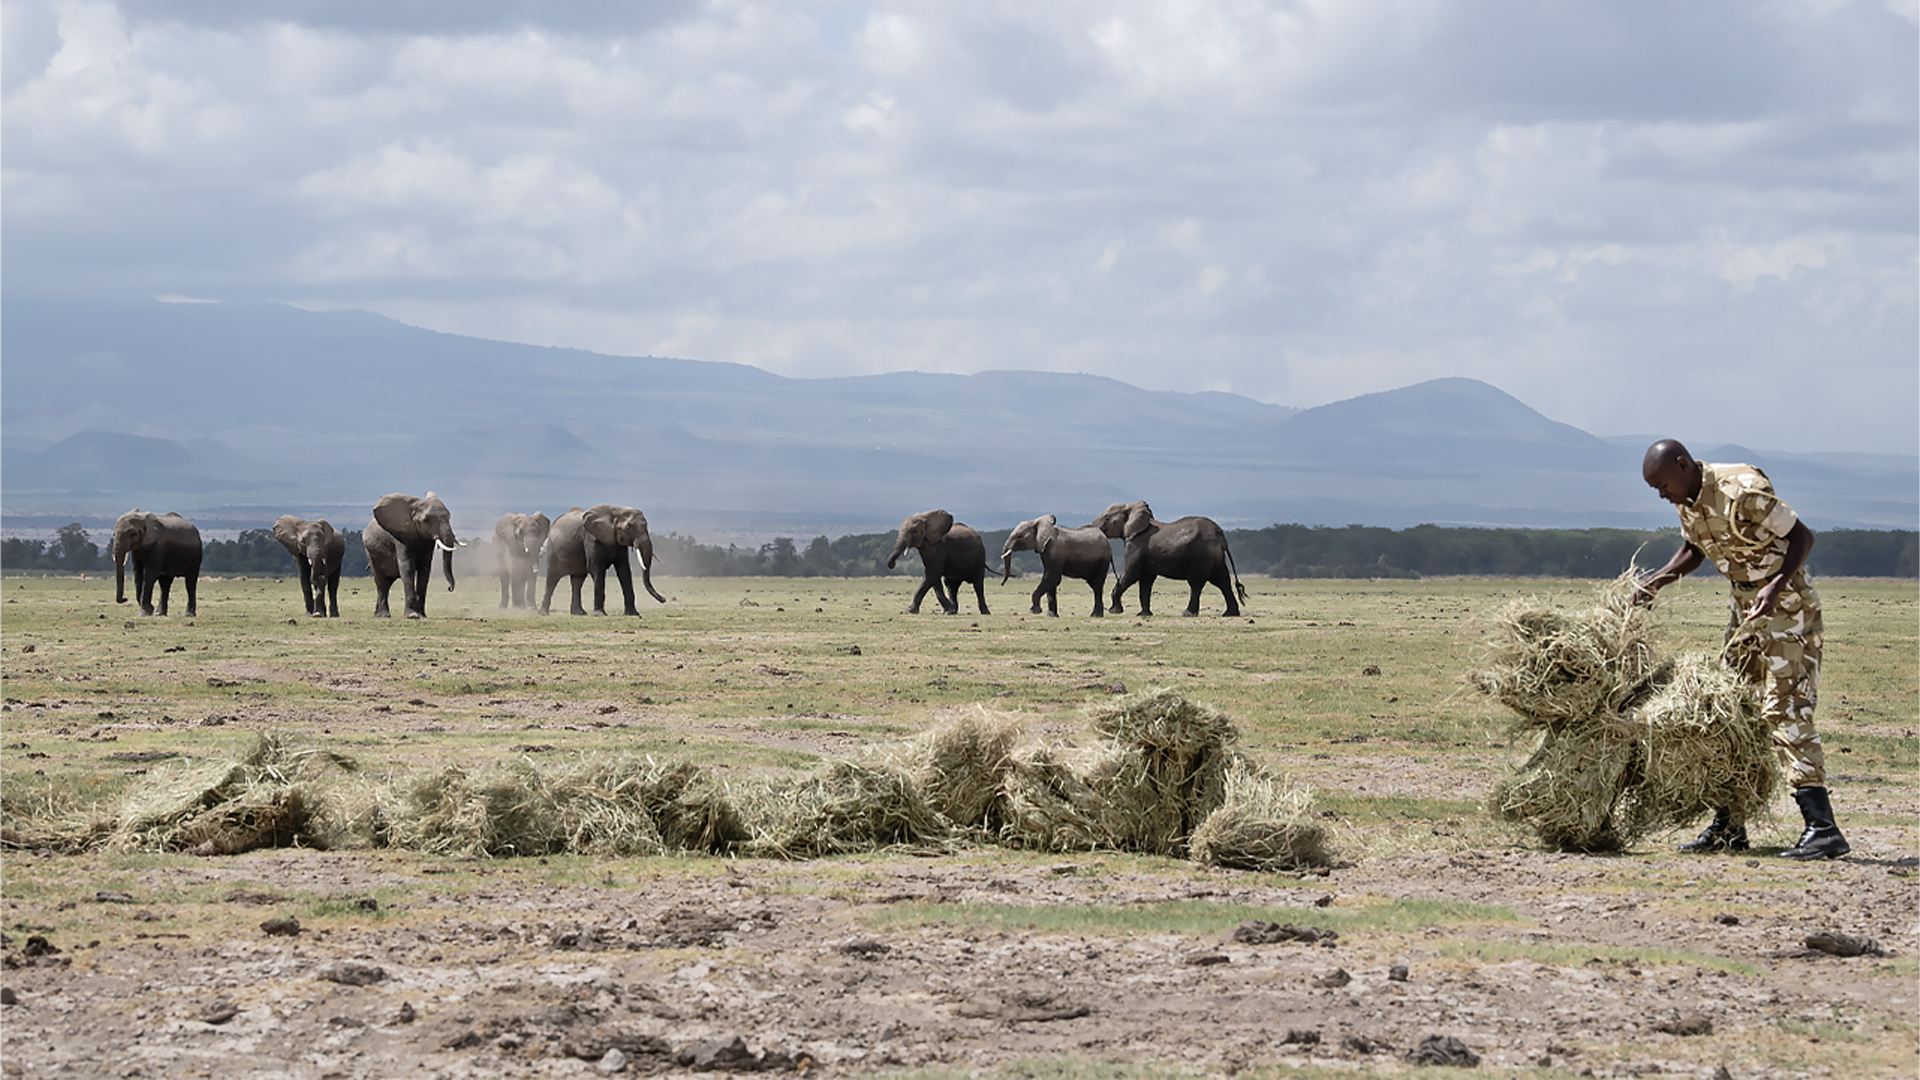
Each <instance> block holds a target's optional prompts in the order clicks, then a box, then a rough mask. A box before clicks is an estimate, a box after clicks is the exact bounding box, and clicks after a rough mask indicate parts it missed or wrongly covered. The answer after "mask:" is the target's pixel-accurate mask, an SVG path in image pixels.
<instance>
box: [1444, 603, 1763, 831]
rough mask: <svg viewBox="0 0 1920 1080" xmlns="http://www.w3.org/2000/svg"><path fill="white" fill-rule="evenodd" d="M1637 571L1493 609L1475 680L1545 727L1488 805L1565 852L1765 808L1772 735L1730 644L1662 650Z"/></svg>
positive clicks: (1522, 724)
mask: <svg viewBox="0 0 1920 1080" xmlns="http://www.w3.org/2000/svg"><path fill="white" fill-rule="evenodd" d="M1639 585H1640V578H1639V577H1638V576H1637V575H1636V574H1635V573H1634V572H1632V571H1629V572H1628V573H1626V574H1623V575H1621V576H1620V577H1619V578H1617V579H1616V580H1614V581H1613V582H1611V583H1609V584H1607V585H1605V586H1603V587H1601V588H1600V589H1598V590H1597V591H1596V593H1595V596H1594V600H1593V603H1592V604H1591V605H1590V606H1589V607H1587V608H1584V609H1571V610H1561V609H1552V608H1543V607H1540V606H1538V605H1535V604H1532V603H1529V602H1525V601H1522V602H1517V603H1514V604H1511V605H1508V606H1507V607H1506V608H1505V609H1503V610H1502V611H1501V612H1500V613H1499V615H1498V617H1497V618H1496V620H1495V624H1494V627H1493V630H1492V632H1491V634H1490V635H1489V637H1488V640H1487V643H1486V646H1485V649H1484V651H1483V652H1482V654H1481V656H1480V660H1479V666H1478V668H1477V669H1476V670H1475V671H1473V672H1472V673H1471V674H1469V676H1468V680H1469V681H1470V682H1471V683H1472V684H1473V685H1474V686H1475V687H1476V688H1477V689H1479V690H1480V691H1481V692H1482V693H1484V694H1486V695H1487V696H1489V697H1491V698H1493V699H1494V700H1496V701H1499V702H1501V703H1502V704H1504V705H1506V706H1507V707H1508V708H1510V709H1512V710H1513V711H1514V712H1515V713H1516V714H1518V717H1519V719H1518V720H1517V721H1516V722H1515V724H1514V730H1515V731H1516V732H1528V733H1532V732H1538V733H1539V737H1540V741H1539V743H1538V745H1537V746H1536V748H1535V750H1534V752H1533V754H1532V756H1530V757H1529V758H1528V759H1527V761H1526V763H1525V764H1523V765H1521V766H1520V768H1519V769H1518V770H1516V771H1515V773H1514V774H1513V775H1512V776H1510V777H1508V778H1506V779H1504V780H1502V781H1501V782H1500V783H1498V784H1496V785H1495V786H1494V789H1493V791H1492V792H1491V794H1490V796H1489V798H1488V808H1489V810H1490V811H1491V812H1492V813H1493V815H1494V816H1495V817H1497V818H1499V819H1500V820H1502V821H1507V822H1513V823H1517V824H1524V825H1528V826H1530V827H1532V829H1533V830H1534V832H1535V833H1536V834H1538V836H1539V837H1540V840H1541V842H1542V843H1544V844H1546V845H1548V846H1549V847H1553V848H1557V849H1560V850H1564V851H1610V850H1617V849H1620V848H1622V847H1625V846H1628V845H1630V844H1632V843H1634V842H1635V841H1637V840H1639V839H1640V838H1642V837H1644V836H1646V835H1648V834H1650V833H1652V832H1655V831H1659V830H1662V829H1669V828H1673V827H1676V826H1680V825H1685V824H1687V823H1688V822H1690V821H1692V820H1694V819H1697V818H1698V817H1699V816H1700V815H1701V814H1703V813H1705V812H1707V811H1708V810H1710V809H1712V808H1715V807H1720V806H1726V807H1730V808H1733V809H1734V810H1735V812H1736V813H1738V814H1740V815H1742V817H1743V818H1747V817H1752V816H1755V815H1758V814H1760V813H1762V812H1764V810H1765V809H1766V807H1767V804H1768V802H1769V800H1770V799H1771V798H1772V796H1773V791H1774V788H1775V786H1776V785H1777V783H1778V780H1779V769H1778V765H1777V763H1776V762H1775V759H1774V754H1773V749H1772V736H1771V733H1770V731H1769V729H1768V726H1767V723H1766V721H1765V720H1764V718H1762V717H1761V715H1760V710H1759V703H1758V701H1757V699H1756V697H1755V693H1754V691H1753V689H1752V687H1751V686H1750V685H1749V684H1748V683H1746V682H1745V681H1744V680H1742V679H1741V678H1740V677H1739V675H1738V674H1737V673H1736V672H1735V671H1733V670H1730V668H1729V666H1728V661H1729V660H1730V659H1731V658H1732V657H1733V655H1734V654H1732V653H1725V654H1723V655H1721V656H1714V655H1710V654H1704V653H1682V654H1680V655H1678V656H1675V657H1672V658H1668V657H1664V656H1662V655H1661V652H1660V649H1659V647H1658V644H1657V642H1656V640H1655V635H1654V633H1653V628H1652V625H1651V621H1650V614H1649V612H1648V610H1647V609H1646V608H1642V607H1636V606H1634V604H1633V595H1634V592H1635V590H1637V589H1638V587H1639Z"/></svg>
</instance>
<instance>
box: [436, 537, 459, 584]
mask: <svg viewBox="0 0 1920 1080" xmlns="http://www.w3.org/2000/svg"><path fill="white" fill-rule="evenodd" d="M451 539H453V536H452V534H451V533H449V534H448V536H447V540H451ZM447 540H442V539H440V538H439V537H437V536H436V537H434V538H433V546H434V547H437V548H439V549H440V568H441V569H442V570H443V571H445V572H446V575H447V591H448V592H452V591H453V552H454V550H455V549H454V546H453V545H452V544H450V543H448V542H447Z"/></svg>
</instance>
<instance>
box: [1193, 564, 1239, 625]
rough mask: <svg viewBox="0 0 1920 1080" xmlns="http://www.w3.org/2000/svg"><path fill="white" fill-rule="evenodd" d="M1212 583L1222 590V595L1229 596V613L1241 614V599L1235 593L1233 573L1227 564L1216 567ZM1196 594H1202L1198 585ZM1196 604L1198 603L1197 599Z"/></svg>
mask: <svg viewBox="0 0 1920 1080" xmlns="http://www.w3.org/2000/svg"><path fill="white" fill-rule="evenodd" d="M1211 583H1212V585H1213V587H1214V588H1216V589H1219V590H1220V595H1221V596H1224V597H1226V598H1227V614H1228V615H1238V614H1240V599H1239V597H1236V596H1234V595H1233V574H1232V573H1230V572H1229V571H1228V570H1227V568H1226V567H1225V566H1217V567H1214V570H1213V577H1212V579H1211ZM1194 595H1195V596H1196V597H1197V596H1199V595H1200V590H1199V588H1198V587H1196V588H1195V589H1194ZM1195 604H1196V605H1197V604H1198V601H1197V600H1196V601H1195Z"/></svg>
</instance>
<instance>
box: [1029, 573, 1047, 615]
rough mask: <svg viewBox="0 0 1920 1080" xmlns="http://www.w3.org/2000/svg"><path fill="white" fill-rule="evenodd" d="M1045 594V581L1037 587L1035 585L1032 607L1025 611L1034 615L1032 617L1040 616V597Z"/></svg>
mask: <svg viewBox="0 0 1920 1080" xmlns="http://www.w3.org/2000/svg"><path fill="white" fill-rule="evenodd" d="M1046 593H1047V583H1046V581H1045V580H1044V579H1043V580H1042V581H1041V582H1040V584H1039V585H1036V586H1034V589H1033V606H1032V607H1030V608H1028V609H1027V610H1028V611H1029V612H1031V613H1032V614H1034V615H1038V614H1040V598H1041V597H1042V596H1045V595H1046Z"/></svg>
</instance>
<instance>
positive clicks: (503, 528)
mask: <svg viewBox="0 0 1920 1080" xmlns="http://www.w3.org/2000/svg"><path fill="white" fill-rule="evenodd" d="M552 531H553V522H551V521H548V520H547V515H545V514H505V515H502V517H501V518H500V520H499V521H496V522H494V523H493V557H494V560H495V563H494V565H495V566H496V568H497V570H496V572H497V573H498V574H499V575H500V606H501V607H503V608H504V607H508V606H512V607H517V608H530V607H532V606H533V590H534V586H535V585H536V584H538V582H537V581H536V580H535V579H536V577H537V575H538V572H539V569H540V549H541V548H542V547H544V546H546V543H547V534H548V533H550V532H552Z"/></svg>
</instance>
